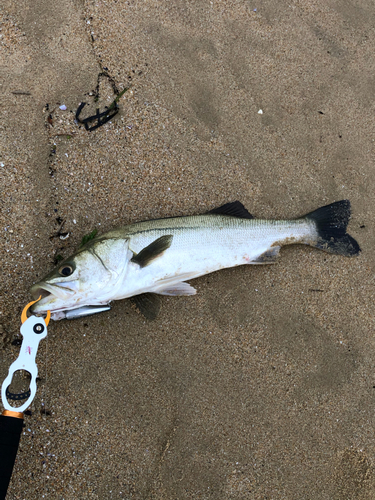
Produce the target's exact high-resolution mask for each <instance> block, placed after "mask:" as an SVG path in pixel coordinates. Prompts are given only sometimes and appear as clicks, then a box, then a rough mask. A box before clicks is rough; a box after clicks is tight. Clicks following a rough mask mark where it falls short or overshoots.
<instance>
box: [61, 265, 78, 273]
mask: <svg viewBox="0 0 375 500" xmlns="http://www.w3.org/2000/svg"><path fill="white" fill-rule="evenodd" d="M73 271H74V269H73V268H72V266H68V265H65V266H61V267H60V269H59V273H60V274H61V276H70V275H71V274H73Z"/></svg>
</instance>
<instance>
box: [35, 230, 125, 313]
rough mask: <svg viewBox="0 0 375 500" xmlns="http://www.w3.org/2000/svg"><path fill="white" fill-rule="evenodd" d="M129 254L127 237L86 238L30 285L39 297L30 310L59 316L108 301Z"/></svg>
mask: <svg viewBox="0 0 375 500" xmlns="http://www.w3.org/2000/svg"><path fill="white" fill-rule="evenodd" d="M132 255H133V253H132V252H131V251H130V250H129V240H127V239H126V238H105V237H103V238H96V239H94V240H92V241H89V242H88V243H86V245H84V246H83V247H82V248H80V249H79V250H78V251H77V252H76V253H75V254H73V255H72V256H70V257H68V258H67V259H64V260H63V261H62V262H61V263H60V264H59V266H58V267H56V268H55V269H53V270H52V271H51V272H50V273H49V274H47V276H45V277H44V278H43V279H42V280H41V281H39V282H38V283H36V284H35V285H33V286H32V287H31V290H30V292H31V294H32V296H33V297H34V299H35V300H36V299H38V298H39V297H40V296H42V298H41V299H40V300H39V301H38V302H36V303H35V304H34V305H33V306H32V307H31V309H30V311H31V313H32V314H46V313H47V311H51V318H52V319H60V318H62V317H65V316H64V314H62V313H63V312H64V311H68V310H71V309H76V308H78V307H82V306H86V305H101V304H107V303H108V302H109V301H110V300H111V299H112V298H113V296H114V295H115V293H116V290H117V289H118V288H119V287H120V286H121V283H122V279H123V277H124V274H125V272H126V268H127V265H128V262H129V260H130V259H131V258H132Z"/></svg>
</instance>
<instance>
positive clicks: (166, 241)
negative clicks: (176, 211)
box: [131, 234, 173, 267]
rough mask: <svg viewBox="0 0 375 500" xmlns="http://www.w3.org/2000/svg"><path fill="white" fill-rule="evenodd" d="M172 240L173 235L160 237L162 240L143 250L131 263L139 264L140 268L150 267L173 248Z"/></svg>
mask: <svg viewBox="0 0 375 500" xmlns="http://www.w3.org/2000/svg"><path fill="white" fill-rule="evenodd" d="M172 239H173V235H171V234H167V235H165V236H160V238H158V239H157V240H155V241H153V242H152V243H150V244H149V245H148V246H147V247H145V248H143V249H142V250H141V251H140V252H139V253H138V254H137V255H134V257H133V258H132V259H131V262H134V263H135V264H138V265H139V266H140V267H145V266H148V265H149V264H150V263H151V262H152V261H153V260H154V259H156V258H157V257H160V255H161V254H162V253H163V252H165V251H166V250H167V249H168V248H169V247H170V246H171V244H172Z"/></svg>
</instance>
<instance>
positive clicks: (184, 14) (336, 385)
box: [0, 0, 375, 500]
mask: <svg viewBox="0 0 375 500" xmlns="http://www.w3.org/2000/svg"><path fill="white" fill-rule="evenodd" d="M0 27H1V31H0V35H1V36H0V58H1V59H0V60H1V72H0V85H1V87H0V89H1V92H0V95H1V121H0V131H1V133H0V183H1V184H0V185H1V195H0V204H1V214H0V222H1V223H0V232H1V239H0V256H1V268H2V279H1V285H0V287H1V288H0V299H1V303H0V335H1V343H2V349H1V351H0V354H1V361H0V377H1V380H3V379H4V378H5V376H6V374H7V370H8V367H9V365H10V364H11V362H12V361H13V360H14V359H15V358H16V357H17V355H18V352H19V346H18V345H16V344H17V342H16V341H17V339H19V338H20V336H19V326H20V314H21V310H22V308H23V307H24V305H25V304H27V302H29V300H31V296H30V294H29V288H30V286H31V285H32V284H33V283H35V282H36V281H38V279H40V278H41V277H42V276H43V275H44V274H46V273H47V271H49V270H50V269H52V268H53V267H54V259H55V258H56V256H57V255H63V256H68V255H69V254H70V253H72V252H73V251H74V250H75V249H76V248H77V246H78V245H79V243H80V241H81V238H82V236H83V235H84V234H86V233H88V232H90V231H92V230H93V229H95V228H96V229H98V231H99V232H104V231H105V230H108V229H111V228H114V227H118V226H121V225H125V224H127V223H130V222H134V221H139V220H144V219H148V218H157V217H169V216H176V215H188V214H193V213H203V212H205V211H207V210H210V209H212V208H213V207H215V206H219V205H221V204H223V203H226V202H229V201H234V200H240V201H241V202H242V203H243V204H244V205H245V206H246V207H247V208H248V210H249V211H250V212H251V213H252V214H253V215H254V216H256V217H262V218H274V219H277V218H289V217H291V218H293V217H297V216H299V215H303V214H304V213H307V212H309V211H311V210H314V209H315V208H317V207H319V206H321V205H325V204H327V203H330V202H332V201H337V200H340V199H345V198H348V199H350V200H351V203H352V208H353V215H352V220H351V222H350V233H351V234H352V235H353V236H354V237H355V238H356V239H357V240H358V242H359V244H360V245H361V247H362V253H361V254H360V256H359V257H357V258H353V259H348V258H344V257H340V256H334V255H328V254H325V253H323V252H320V251H318V250H315V249H312V248H308V247H302V246H295V247H288V248H285V249H283V250H282V252H281V256H280V259H279V262H278V263H277V264H276V265H274V266H268V267H267V266H264V267H262V266H260V267H258V266H257V267H255V266H243V267H240V268H236V269H228V270H224V271H220V272H218V273H215V274H212V275H207V276H205V277H202V278H200V279H197V280H195V281H194V283H192V284H193V285H194V286H195V287H196V288H197V290H198V294H197V295H196V296H194V297H179V298H166V297H165V298H163V299H162V301H163V308H162V312H161V314H160V316H159V317H158V319H157V320H155V321H154V322H148V321H146V320H145V319H144V318H143V317H142V316H141V315H140V314H138V313H137V311H136V310H135V309H134V308H133V307H132V306H131V304H130V302H129V301H119V302H117V303H115V304H114V307H113V309H112V310H111V311H109V312H108V313H103V314H100V315H97V316H96V317H95V316H92V317H88V318H83V319H80V320H75V321H71V322H69V321H61V322H51V324H50V326H49V330H48V337H47V339H46V340H44V341H43V342H42V344H41V346H40V352H39V353H38V358H37V361H38V366H39V374H40V381H39V384H38V392H37V395H36V398H35V400H34V402H33V404H32V406H31V415H26V416H25V428H24V432H23V435H22V438H21V444H20V449H19V453H18V457H17V462H16V465H15V470H14V473H13V477H12V481H11V484H10V487H9V494H8V498H9V499H27V500H34V499H38V500H40V499H42V498H46V499H54V500H55V499H64V500H70V499H72V500H73V499H77V498H79V499H86V498H87V499H121V498H124V499H137V500H138V499H139V500H142V499H154V500H161V499H168V500H169V499H176V500H177V499H215V500H216V499H254V500H258V499H259V500H260V499H269V500H270V499H272V500H279V499H280V500H281V499H286V500H300V499H314V500H323V499H327V500H328V499H329V500H332V499H337V500H339V499H340V500H341V499H360V500H367V499H373V498H374V497H375V469H374V463H375V442H374V439H373V427H374V415H375V412H374V404H375V374H374V361H375V359H374V358H375V354H374V353H375V349H374V347H375V346H374V340H373V331H374V312H373V307H372V306H373V299H374V278H373V269H374V256H373V243H374V193H375V181H374V176H373V168H374V137H375V130H374V129H375V125H374V69H375V68H374V66H375V63H374V56H373V55H374V52H375V42H374V27H375V14H374V9H373V3H372V2H370V1H369V0H363V1H361V2H357V3H354V2H346V1H344V0H329V1H323V0H316V1H310V0H300V1H292V2H290V1H288V2H285V1H279V2H275V1H270V0H247V1H246V2H245V1H236V0H233V1H225V0H220V1H216V0H215V1H212V2H210V1H206V2H203V1H191V2H186V1H185V2H183V1H175V2H167V1H165V0H163V1H159V2H156V1H152V0H145V1H143V2H134V1H125V0H118V1H115V0H114V1H104V0H98V1H95V2H94V1H93V2H88V1H86V2H85V1H77V0H76V1H69V0H60V1H59V2H57V1H55V0H51V1H48V2H47V1H46V0H34V1H33V2H31V1H26V0H23V1H22V0H21V1H20V2H12V1H10V0H4V1H3V2H2V6H1V8H0ZM100 75H101V76H100ZM127 87H130V88H129V90H128V91H127V92H126V93H125V94H124V95H123V96H122V97H121V99H120V100H119V106H120V111H119V113H118V114H117V115H116V117H114V118H113V119H112V120H110V122H108V123H107V124H105V125H103V126H102V127H100V128H98V129H97V130H96V131H93V132H88V131H86V130H85V128H84V127H83V126H82V125H79V124H77V123H75V112H76V110H77V108H78V105H79V103H80V102H82V101H83V102H86V103H87V105H86V107H85V109H84V110H83V112H82V116H88V115H90V114H92V113H93V112H95V109H96V107H99V108H100V109H101V110H102V109H104V106H106V105H107V106H108V105H109V104H110V103H111V102H112V101H113V99H114V98H115V96H116V91H121V90H123V89H125V88H127ZM97 90H99V95H98V94H97ZM15 92H17V93H15ZM96 97H98V99H95V98H96ZM61 105H65V106H66V108H67V109H66V110H61V109H60V106H61ZM260 110H262V113H259V111H260ZM61 236H62V238H65V239H61Z"/></svg>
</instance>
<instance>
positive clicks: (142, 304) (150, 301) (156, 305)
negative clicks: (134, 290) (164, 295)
mask: <svg viewBox="0 0 375 500" xmlns="http://www.w3.org/2000/svg"><path fill="white" fill-rule="evenodd" d="M131 301H132V302H133V303H134V304H135V306H136V308H137V309H138V311H139V312H140V313H142V314H143V316H144V317H145V318H146V319H149V320H150V321H152V320H153V319H155V318H156V316H157V315H158V314H159V311H160V307H161V303H160V297H158V296H157V295H156V293H142V294H141V295H134V296H133V297H131Z"/></svg>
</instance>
